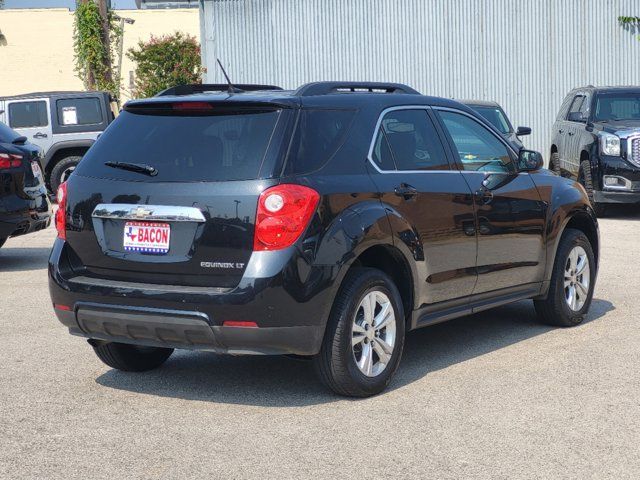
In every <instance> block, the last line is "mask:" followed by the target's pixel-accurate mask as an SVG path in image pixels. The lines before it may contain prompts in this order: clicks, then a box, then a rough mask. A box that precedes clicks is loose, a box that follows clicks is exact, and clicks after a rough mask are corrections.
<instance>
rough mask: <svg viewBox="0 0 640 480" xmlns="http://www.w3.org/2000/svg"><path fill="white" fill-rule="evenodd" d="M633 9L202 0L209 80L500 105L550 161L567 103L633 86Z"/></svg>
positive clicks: (620, 2) (629, 0)
mask: <svg viewBox="0 0 640 480" xmlns="http://www.w3.org/2000/svg"><path fill="white" fill-rule="evenodd" d="M639 11H640V0H519V1H513V0H201V22H202V25H203V29H202V42H203V58H204V63H205V66H206V67H207V78H206V80H207V82H221V81H222V80H223V79H222V75H221V73H220V72H219V69H218V68H217V65H216V64H215V59H216V58H220V59H221V61H222V62H223V63H224V65H225V67H226V69H227V71H228V72H229V74H230V75H231V77H232V79H233V81H235V82H237V83H242V82H246V83H269V84H276V85H281V86H282V87H284V88H295V87H297V86H299V85H301V84H303V83H306V82H310V81H317V80H370V81H393V82H402V83H407V84H409V85H411V86H413V87H414V88H416V89H417V90H419V91H420V92H422V93H424V94H428V95H437V96H442V97H452V98H475V99H480V100H495V101H497V102H499V103H500V104H502V106H503V107H504V108H505V110H506V111H507V114H508V115H509V116H510V117H511V120H512V121H513V123H514V124H515V125H516V126H517V125H526V126H530V127H531V128H532V129H533V135H531V136H530V137H525V138H524V142H525V145H527V146H528V147H530V148H534V149H536V150H539V151H541V152H542V153H543V154H544V156H545V158H546V157H548V153H549V147H550V144H549V142H550V129H551V126H552V124H553V121H554V118H555V115H556V112H557V110H558V108H559V106H560V104H561V102H562V99H563V98H564V96H565V94H566V93H567V92H568V91H569V90H570V89H572V88H573V87H576V86H582V85H588V84H593V85H630V84H635V85H640V41H638V39H636V35H635V34H634V33H633V32H630V31H628V30H624V29H623V28H621V27H620V26H619V25H618V23H617V17H618V15H637V14H638V12H639Z"/></svg>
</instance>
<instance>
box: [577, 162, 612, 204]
mask: <svg viewBox="0 0 640 480" xmlns="http://www.w3.org/2000/svg"><path fill="white" fill-rule="evenodd" d="M578 183H580V185H582V186H583V187H584V189H585V190H586V191H587V196H588V197H589V202H590V203H591V207H592V208H593V211H594V212H596V215H598V216H602V215H604V214H605V213H606V208H605V206H604V205H602V204H600V203H596V201H595V198H594V190H593V176H592V174H591V163H589V160H583V161H582V163H580V172H579V173H578Z"/></svg>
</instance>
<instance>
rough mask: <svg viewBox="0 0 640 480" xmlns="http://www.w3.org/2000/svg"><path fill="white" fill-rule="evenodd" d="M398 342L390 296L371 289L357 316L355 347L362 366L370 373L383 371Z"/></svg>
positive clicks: (354, 337)
mask: <svg viewBox="0 0 640 480" xmlns="http://www.w3.org/2000/svg"><path fill="white" fill-rule="evenodd" d="M395 343H396V315H395V311H394V308H393V304H392V303H391V300H390V299H389V297H388V296H387V295H386V294H385V293H383V292H380V291H378V290H374V291H371V292H369V293H367V294H366V295H365V296H364V298H363V299H362V301H361V302H360V305H359V306H358V309H357V311H356V314H355V316H354V319H353V327H352V336H351V348H352V351H353V357H354V359H355V361H356V365H357V366H358V369H359V370H360V371H361V372H362V373H363V374H364V375H366V376H367V377H376V376H378V375H380V374H381V373H382V372H383V371H384V370H385V369H386V368H387V365H389V363H390V362H391V356H392V354H393V347H394V345H395Z"/></svg>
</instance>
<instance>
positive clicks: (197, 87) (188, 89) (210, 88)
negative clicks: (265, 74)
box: [156, 83, 282, 97]
mask: <svg viewBox="0 0 640 480" xmlns="http://www.w3.org/2000/svg"><path fill="white" fill-rule="evenodd" d="M233 86H234V88H237V89H240V90H242V91H244V92H255V91H259V90H282V88H281V87H276V86H275V85H254V84H239V85H233ZM228 90H229V85H228V84H217V83H215V84H214V83H202V84H199V83H197V84H192V85H177V86H175V87H170V88H167V89H166V90H163V91H161V92H159V93H157V94H156V97H166V96H169V95H193V94H194V93H204V92H226V91H228Z"/></svg>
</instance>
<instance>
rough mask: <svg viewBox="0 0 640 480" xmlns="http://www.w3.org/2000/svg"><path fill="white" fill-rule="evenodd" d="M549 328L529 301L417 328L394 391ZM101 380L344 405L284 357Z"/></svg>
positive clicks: (149, 388) (164, 392) (193, 363)
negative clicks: (542, 322)
mask: <svg viewBox="0 0 640 480" xmlns="http://www.w3.org/2000/svg"><path fill="white" fill-rule="evenodd" d="M614 308H615V307H614V306H613V304H611V303H610V302H608V301H606V300H599V299H594V301H593V305H592V307H591V310H590V312H589V315H588V318H587V320H586V321H585V323H583V324H582V325H581V326H580V327H578V328H584V327H585V326H586V325H588V323H589V322H592V321H594V320H597V319H598V318H600V317H602V316H604V315H605V314H606V313H607V312H609V311H611V310H614ZM551 330H553V328H552V327H548V326H544V325H540V324H539V323H538V321H537V319H536V315H535V311H534V309H533V304H532V303H531V302H527V301H524V302H518V303H515V304H512V305H507V306H503V307H500V308H496V309H494V310H491V311H487V312H483V313H480V314H476V315H471V316H468V317H463V318H459V319H456V320H452V321H449V322H446V323H441V324H438V325H434V326H431V327H427V328H423V329H420V330H416V331H414V332H411V333H409V334H408V335H407V340H406V343H405V351H404V354H403V360H402V362H401V364H400V367H399V368H398V371H397V372H396V376H395V378H394V379H393V381H392V383H391V385H390V389H397V388H401V387H403V386H405V385H408V384H410V383H412V382H415V381H416V380H419V379H420V378H423V377H424V376H425V375H428V374H429V373H430V372H433V371H437V370H441V369H443V368H446V367H448V366H450V365H454V364H457V363H460V362H464V361H466V360H469V359H471V358H474V357H478V356H481V355H484V354H486V353H489V352H492V351H495V350H499V349H501V348H505V347H508V346H509V345H513V344H515V343H518V342H521V341H524V340H527V339H529V338H532V337H535V336H537V335H542V334H544V333H546V332H549V331H551ZM96 382H97V383H98V384H100V385H102V386H104V387H109V388H113V389H118V390H124V391H129V392H136V393H142V394H148V395H158V396H162V397H170V398H179V399H184V400H196V401H203V402H211V403H226V404H239V405H253V406H261V407H304V406H308V405H316V404H322V403H329V402H335V401H338V400H345V399H344V398H342V397H339V396H336V395H334V394H332V393H330V392H329V391H328V390H326V389H325V388H324V387H323V386H322V385H321V384H320V383H319V381H318V380H317V379H316V377H315V375H314V371H313V368H312V365H311V362H310V361H308V360H296V359H294V358H290V357H284V356H267V357H260V356H239V357H232V356H229V355H215V354H210V353H203V352H186V351H177V352H176V353H174V355H173V356H172V357H171V358H170V359H169V361H167V363H166V364H165V365H164V366H163V367H162V368H160V369H158V370H154V371H151V372H145V373H125V372H120V371H118V370H109V371H108V372H106V373H104V374H102V375H100V376H99V377H98V378H97V379H96ZM347 400H348V399H347ZM354 401H357V400H354Z"/></svg>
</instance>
